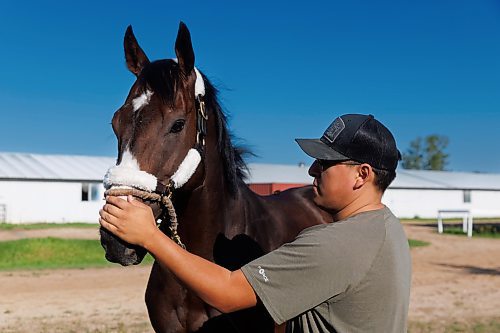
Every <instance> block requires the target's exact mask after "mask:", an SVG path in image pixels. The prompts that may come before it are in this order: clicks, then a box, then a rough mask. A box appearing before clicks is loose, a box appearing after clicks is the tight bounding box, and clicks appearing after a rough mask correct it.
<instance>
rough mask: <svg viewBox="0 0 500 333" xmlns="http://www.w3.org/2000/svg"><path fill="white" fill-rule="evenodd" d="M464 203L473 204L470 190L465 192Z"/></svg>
mask: <svg viewBox="0 0 500 333" xmlns="http://www.w3.org/2000/svg"><path fill="white" fill-rule="evenodd" d="M464 202H471V201H470V190H464Z"/></svg>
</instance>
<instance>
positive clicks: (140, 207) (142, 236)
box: [99, 195, 158, 247]
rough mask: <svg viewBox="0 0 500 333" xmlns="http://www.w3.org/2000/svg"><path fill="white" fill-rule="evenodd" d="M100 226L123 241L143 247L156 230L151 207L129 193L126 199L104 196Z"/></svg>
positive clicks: (100, 212) (100, 213)
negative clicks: (104, 202) (104, 201)
mask: <svg viewBox="0 0 500 333" xmlns="http://www.w3.org/2000/svg"><path fill="white" fill-rule="evenodd" d="M99 215H100V218H99V223H100V224H101V226H102V227H103V228H105V229H107V230H109V231H110V232H111V233H113V234H115V235H116V236H118V237H120V238H121V239H123V240H124V241H126V242H128V243H130V244H136V245H139V246H142V247H145V244H146V243H147V241H148V240H149V239H151V238H152V236H153V235H154V234H155V233H156V232H158V228H157V227H156V223H155V218H154V216H153V211H152V210H151V208H150V207H149V206H148V205H146V204H143V203H142V202H140V201H137V200H134V198H133V197H132V196H131V195H129V196H128V197H127V200H123V199H120V198H118V197H114V196H108V197H106V204H105V205H104V206H103V207H102V209H101V210H100V211H99Z"/></svg>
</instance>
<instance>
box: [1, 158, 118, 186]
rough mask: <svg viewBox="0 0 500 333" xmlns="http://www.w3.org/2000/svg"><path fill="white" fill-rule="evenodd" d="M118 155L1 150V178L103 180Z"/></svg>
mask: <svg viewBox="0 0 500 333" xmlns="http://www.w3.org/2000/svg"><path fill="white" fill-rule="evenodd" d="M115 160H116V159H115V158H112V157H99V156H79V155H41V154H29V153H0V179H22V180H28V179H30V180H58V181H71V180H77V181H82V180H85V181H101V180H102V178H103V177H104V174H105V173H106V170H108V168H109V167H110V166H112V165H114V164H115Z"/></svg>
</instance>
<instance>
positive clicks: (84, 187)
mask: <svg viewBox="0 0 500 333" xmlns="http://www.w3.org/2000/svg"><path fill="white" fill-rule="evenodd" d="M82 201H89V184H88V183H82Z"/></svg>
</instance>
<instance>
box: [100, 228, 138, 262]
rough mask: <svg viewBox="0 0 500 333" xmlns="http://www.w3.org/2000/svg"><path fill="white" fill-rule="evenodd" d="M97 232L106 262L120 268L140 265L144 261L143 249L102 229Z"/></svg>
mask: <svg viewBox="0 0 500 333" xmlns="http://www.w3.org/2000/svg"><path fill="white" fill-rule="evenodd" d="M99 232H100V234H101V245H102V247H103V248H104V251H105V252H106V255H105V257H106V260H108V261H110V262H113V263H117V264H120V265H122V266H130V265H137V264H140V263H141V261H142V259H144V256H145V255H146V250H145V249H144V248H142V247H140V246H137V245H132V244H129V243H127V242H125V241H123V240H122V239H121V238H119V237H117V236H115V235H113V234H112V233H111V232H109V231H108V230H106V229H104V228H103V227H101V228H100V229H99Z"/></svg>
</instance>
